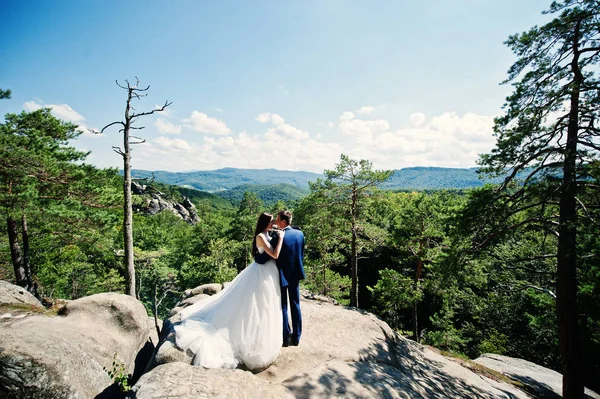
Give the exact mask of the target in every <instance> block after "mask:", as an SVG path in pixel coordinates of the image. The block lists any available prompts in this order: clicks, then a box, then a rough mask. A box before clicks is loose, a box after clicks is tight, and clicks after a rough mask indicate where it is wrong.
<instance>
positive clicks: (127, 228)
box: [123, 94, 136, 298]
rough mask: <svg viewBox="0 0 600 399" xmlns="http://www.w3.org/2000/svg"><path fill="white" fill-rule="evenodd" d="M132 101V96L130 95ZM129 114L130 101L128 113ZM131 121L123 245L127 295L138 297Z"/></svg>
mask: <svg viewBox="0 0 600 399" xmlns="http://www.w3.org/2000/svg"><path fill="white" fill-rule="evenodd" d="M130 100H131V94H130ZM128 114H129V101H128V102H127V113H126V115H128ZM128 122H129V121H128V120H127V122H126V126H125V132H124V133H123V149H124V151H123V197H124V201H123V245H124V250H125V258H124V262H125V270H126V271H127V276H126V281H125V283H126V285H127V286H126V294H127V295H131V296H132V297H134V298H135V297H136V292H135V264H134V258H133V211H132V199H131V149H130V148H129V147H130V146H129V123H128Z"/></svg>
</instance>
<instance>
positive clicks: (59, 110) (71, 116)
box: [23, 101, 85, 123]
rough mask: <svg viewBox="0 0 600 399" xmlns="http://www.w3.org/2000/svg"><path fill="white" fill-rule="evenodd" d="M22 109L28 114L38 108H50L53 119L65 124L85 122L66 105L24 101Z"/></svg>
mask: <svg viewBox="0 0 600 399" xmlns="http://www.w3.org/2000/svg"><path fill="white" fill-rule="evenodd" d="M23 108H24V109H25V110H26V111H29V112H31V111H35V110H38V109H40V108H50V109H51V110H52V114H53V115H54V116H55V117H57V118H58V119H62V120H64V121H67V122H73V123H79V122H82V121H84V120H85V118H84V117H83V116H82V115H81V114H79V113H78V112H77V111H75V110H74V109H73V108H71V106H70V105H68V104H39V103H37V102H35V101H26V102H25V103H24V104H23Z"/></svg>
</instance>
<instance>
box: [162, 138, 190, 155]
mask: <svg viewBox="0 0 600 399" xmlns="http://www.w3.org/2000/svg"><path fill="white" fill-rule="evenodd" d="M153 142H154V143H155V144H156V145H158V146H160V147H162V148H163V149H164V150H167V151H170V150H175V151H183V152H191V151H193V150H194V148H193V147H192V146H191V145H189V144H188V142H187V141H185V140H182V139H170V138H168V137H164V136H161V137H158V138H156V139H154V140H153Z"/></svg>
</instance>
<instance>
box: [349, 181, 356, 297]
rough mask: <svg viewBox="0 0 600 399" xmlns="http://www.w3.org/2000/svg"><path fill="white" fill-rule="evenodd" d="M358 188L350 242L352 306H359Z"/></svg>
mask: <svg viewBox="0 0 600 399" xmlns="http://www.w3.org/2000/svg"><path fill="white" fill-rule="evenodd" d="M356 196H357V195H356V188H354V189H353V192H352V210H351V213H352V215H351V217H352V240H351V242H350V252H351V260H350V262H351V263H352V265H351V274H352V289H351V290H350V306H354V307H355V308H357V307H358V254H357V253H356V252H357V249H356V239H357V237H356V236H357V232H356V218H357V204H356Z"/></svg>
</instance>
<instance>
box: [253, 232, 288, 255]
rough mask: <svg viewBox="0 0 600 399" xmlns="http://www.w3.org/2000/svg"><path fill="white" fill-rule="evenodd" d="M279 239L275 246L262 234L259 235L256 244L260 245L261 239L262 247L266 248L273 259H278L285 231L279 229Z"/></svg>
mask: <svg viewBox="0 0 600 399" xmlns="http://www.w3.org/2000/svg"><path fill="white" fill-rule="evenodd" d="M277 234H279V240H278V241H277V246H276V247H275V248H273V247H272V246H271V243H270V242H268V241H267V240H265V237H264V236H263V235H262V234H259V235H258V236H257V240H256V246H257V247H258V246H259V245H258V243H259V241H260V243H261V245H260V246H261V247H262V248H264V250H265V252H266V253H267V254H269V256H270V257H271V258H273V259H277V258H278V257H279V253H280V252H281V244H283V235H284V234H285V233H284V232H283V231H281V230H280V231H278V232H277Z"/></svg>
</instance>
